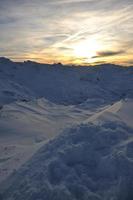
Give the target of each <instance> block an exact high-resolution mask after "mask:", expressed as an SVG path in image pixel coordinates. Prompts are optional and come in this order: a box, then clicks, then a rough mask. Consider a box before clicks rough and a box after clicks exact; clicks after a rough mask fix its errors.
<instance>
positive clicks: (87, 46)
mask: <svg viewBox="0 0 133 200" xmlns="http://www.w3.org/2000/svg"><path fill="white" fill-rule="evenodd" d="M100 49H101V46H100V44H99V43H98V41H97V40H95V39H91V40H85V41H83V42H80V43H78V44H77V45H75V47H74V54H75V56H76V57H84V58H92V57H94V56H96V55H97V52H98V51H99V50H100Z"/></svg>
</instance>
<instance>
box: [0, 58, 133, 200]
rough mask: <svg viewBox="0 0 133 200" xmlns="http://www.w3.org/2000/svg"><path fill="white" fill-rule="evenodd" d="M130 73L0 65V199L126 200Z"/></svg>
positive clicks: (132, 186)
mask: <svg viewBox="0 0 133 200" xmlns="http://www.w3.org/2000/svg"><path fill="white" fill-rule="evenodd" d="M132 83H133V68H131V67H130V68H122V67H119V66H113V65H103V66H98V67H91V68H87V67H78V68H77V67H71V66H68V67H67V66H62V65H52V66H51V65H42V64H37V63H33V62H25V63H14V62H12V61H10V60H8V59H5V58H1V59H0V182H1V184H0V192H1V196H0V199H4V200H9V199H10V200H99V199H101V200H132V199H133V193H132V191H133V182H132V180H133V172H132V171H133V170H132V169H133V86H132Z"/></svg>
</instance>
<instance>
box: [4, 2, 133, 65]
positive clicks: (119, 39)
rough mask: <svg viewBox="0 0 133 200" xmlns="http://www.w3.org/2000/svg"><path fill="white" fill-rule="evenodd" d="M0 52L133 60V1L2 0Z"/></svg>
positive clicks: (52, 58) (19, 56)
mask: <svg viewBox="0 0 133 200" xmlns="http://www.w3.org/2000/svg"><path fill="white" fill-rule="evenodd" d="M0 56H1V57H3V56H4V57H8V58H10V59H12V60H15V61H23V60H33V61H37V62H43V63H58V62H61V63H63V64H78V65H79V64H81V65H88V64H92V65H93V64H94V65H95V64H99V63H115V64H122V65H132V64H133V0H0Z"/></svg>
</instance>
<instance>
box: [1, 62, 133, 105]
mask: <svg viewBox="0 0 133 200" xmlns="http://www.w3.org/2000/svg"><path fill="white" fill-rule="evenodd" d="M0 70H1V72H0V80H1V79H2V78H3V76H4V80H5V82H4V85H5V87H6V81H7V83H8V82H9V84H10V82H14V83H15V84H17V85H18V86H19V87H21V94H23V99H25V95H27V96H28V97H29V98H30V96H31V97H32V98H40V97H45V98H46V99H48V100H50V101H53V102H56V103H58V104H79V103H82V102H84V101H85V100H87V99H88V98H89V99H92V98H93V99H94V98H95V99H96V98H101V99H103V100H105V101H107V102H110V101H116V100H120V99H121V98H125V97H133V90H132V83H133V68H129V69H128V68H122V67H118V66H113V65H103V66H99V67H91V68H89V67H88V68H87V67H71V66H62V65H59V66H58V65H43V64H38V63H34V62H30V61H28V62H24V63H14V62H12V61H10V60H6V59H5V60H4V61H3V59H2V62H1V59H0ZM9 84H8V85H7V88H9ZM2 87H3V86H1V89H0V93H1V90H2V91H3V89H2ZM19 90H20V88H18V89H17V91H18V94H19ZM22 90H23V92H22ZM10 92H12V91H9V93H10ZM3 95H4V96H5V94H3ZM8 97H10V95H9V96H8ZM1 98H3V97H1ZM18 99H22V97H21V98H19V95H18ZM14 100H16V99H14Z"/></svg>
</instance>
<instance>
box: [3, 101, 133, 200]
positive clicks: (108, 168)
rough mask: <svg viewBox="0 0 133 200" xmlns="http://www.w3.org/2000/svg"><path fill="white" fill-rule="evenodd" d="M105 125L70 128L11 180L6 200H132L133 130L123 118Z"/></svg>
mask: <svg viewBox="0 0 133 200" xmlns="http://www.w3.org/2000/svg"><path fill="white" fill-rule="evenodd" d="M125 104H128V102H127V103H125V102H124V105H123V108H122V107H121V112H122V113H123V114H124V111H125V107H126V106H127V107H128V106H129V105H125ZM129 104H131V101H130V102H129ZM132 105H133V102H132ZM114 106H115V105H114ZM117 106H118V105H117ZM117 106H115V108H116V107H117ZM121 106H122V105H121ZM114 110H115V109H114ZM111 112H112V109H111ZM113 112H114V111H113ZM117 114H118V115H119V111H117V113H116V115H117ZM101 115H103V113H102V114H101ZM101 115H99V117H98V118H99V119H100V118H101ZM108 115H110V116H111V115H112V114H111V113H109V111H108ZM122 116H123V115H122ZM115 117H116V116H115ZM98 118H97V120H98V121H99V119H98ZM116 118H117V117H116ZM102 119H103V117H102V118H101V121H100V124H98V122H97V125H96V124H95V123H92V122H86V123H84V124H82V123H81V124H80V125H77V126H75V127H73V128H68V129H66V130H65V131H64V132H63V134H61V135H59V136H57V137H56V138H55V139H53V140H51V141H50V142H49V143H48V144H46V145H44V146H43V147H42V148H41V149H40V150H39V151H38V152H37V153H36V155H34V156H33V158H32V159H31V160H30V161H29V162H28V163H27V164H25V165H24V166H23V167H22V168H21V170H20V171H19V172H18V173H16V174H14V176H12V177H11V178H10V179H9V184H10V187H9V188H8V189H7V190H6V192H5V194H4V195H3V198H4V199H5V200H6V199H8V200H9V199H10V200H15V199H19V200H22V199H27V200H36V199H41V200H45V199H48V200H53V199H54V200H62V199H63V200H65V199H66V200H69V199H70V200H90V199H93V200H100V199H101V200H103V199H105V200H112V199H113V200H115V199H118V200H132V199H133V129H132V128H131V127H129V126H127V125H126V124H125V123H124V122H122V121H121V120H119V118H117V120H115V121H110V120H109V121H108V119H107V120H106V121H105V120H104V121H102Z"/></svg>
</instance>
